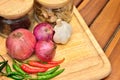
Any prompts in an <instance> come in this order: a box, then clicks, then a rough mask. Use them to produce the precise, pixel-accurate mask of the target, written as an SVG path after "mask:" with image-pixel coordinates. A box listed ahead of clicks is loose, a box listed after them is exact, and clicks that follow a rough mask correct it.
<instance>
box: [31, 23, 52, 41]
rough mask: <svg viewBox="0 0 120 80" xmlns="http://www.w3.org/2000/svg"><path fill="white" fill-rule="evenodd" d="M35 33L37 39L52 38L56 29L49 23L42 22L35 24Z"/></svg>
mask: <svg viewBox="0 0 120 80" xmlns="http://www.w3.org/2000/svg"><path fill="white" fill-rule="evenodd" d="M33 34H34V35H35V37H36V39H37V40H52V39H53V34H54V30H53V27H52V26H51V25H50V24H49V23H46V22H42V23H39V24H38V25H37V26H35V28H34V30H33Z"/></svg>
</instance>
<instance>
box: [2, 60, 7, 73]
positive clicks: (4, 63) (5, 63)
mask: <svg viewBox="0 0 120 80" xmlns="http://www.w3.org/2000/svg"><path fill="white" fill-rule="evenodd" d="M7 62H8V61H4V62H3V63H2V64H1V65H0V72H1V71H2V69H3V68H4V67H5V66H6V65H7Z"/></svg>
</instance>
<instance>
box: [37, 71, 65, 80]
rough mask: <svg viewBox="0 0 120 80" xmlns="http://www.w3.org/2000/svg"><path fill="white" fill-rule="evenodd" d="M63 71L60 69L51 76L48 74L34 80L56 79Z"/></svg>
mask: <svg viewBox="0 0 120 80" xmlns="http://www.w3.org/2000/svg"><path fill="white" fill-rule="evenodd" d="M64 70H65V69H60V70H58V71H56V72H54V73H52V74H48V75H43V76H38V77H37V79H36V80H49V79H52V78H54V77H56V76H57V75H59V74H61V73H62V72H63V71H64Z"/></svg>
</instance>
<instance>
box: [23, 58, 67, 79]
mask: <svg viewBox="0 0 120 80" xmlns="http://www.w3.org/2000/svg"><path fill="white" fill-rule="evenodd" d="M64 60H65V59H64V58H63V59H62V60H59V61H50V62H47V63H46V64H43V63H42V62H40V61H33V60H29V61H28V62H27V64H26V63H23V64H21V69H22V70H23V71H25V72H26V73H28V74H34V73H37V77H36V78H31V80H49V79H51V78H53V77H56V76H57V75H59V74H61V73H62V72H63V71H64V69H60V70H58V69H59V68H60V64H61V63H62V62H63V61H64ZM51 68H52V69H51Z"/></svg>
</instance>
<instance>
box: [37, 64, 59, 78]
mask: <svg viewBox="0 0 120 80" xmlns="http://www.w3.org/2000/svg"><path fill="white" fill-rule="evenodd" d="M59 68H60V65H58V66H56V67H55V68H53V69H51V70H49V71H47V72H43V73H42V72H39V73H38V74H37V75H38V76H42V75H48V74H52V73H54V72H55V71H56V70H58V69H59Z"/></svg>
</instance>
